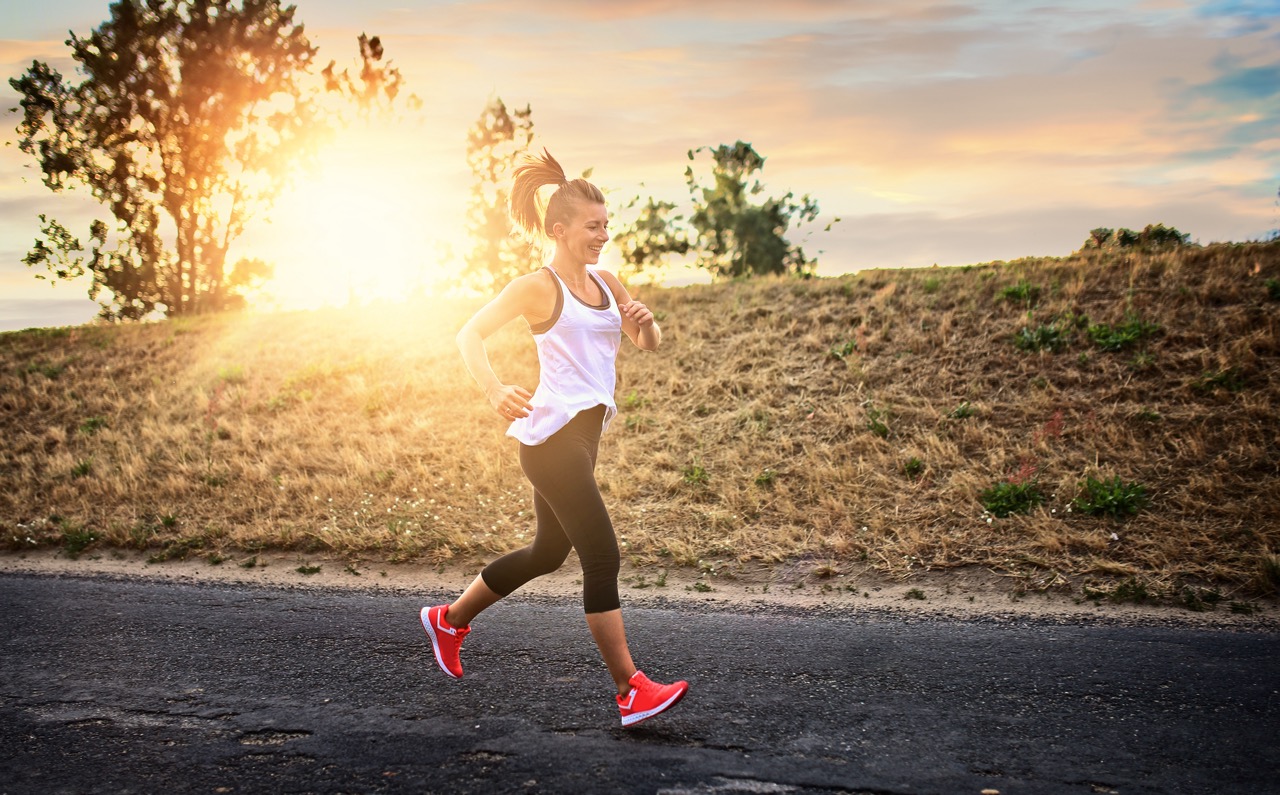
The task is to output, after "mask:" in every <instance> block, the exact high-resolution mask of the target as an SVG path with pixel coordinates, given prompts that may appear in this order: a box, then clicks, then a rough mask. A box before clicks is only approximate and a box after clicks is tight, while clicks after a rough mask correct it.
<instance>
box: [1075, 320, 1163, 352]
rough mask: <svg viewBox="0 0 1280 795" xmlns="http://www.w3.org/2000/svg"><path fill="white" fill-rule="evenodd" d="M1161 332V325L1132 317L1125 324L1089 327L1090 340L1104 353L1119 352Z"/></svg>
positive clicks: (1102, 324) (1105, 324)
mask: <svg viewBox="0 0 1280 795" xmlns="http://www.w3.org/2000/svg"><path fill="white" fill-rule="evenodd" d="M1159 331H1160V324H1158V323H1148V322H1146V321H1145V320H1143V319H1141V318H1139V317H1136V316H1134V315H1130V316H1129V317H1128V318H1126V319H1125V322H1123V323H1120V324H1117V325H1115V326H1112V325H1111V324H1109V323H1097V324H1094V325H1091V326H1089V331H1088V334H1089V339H1091V340H1093V344H1094V345H1097V346H1098V347H1099V348H1101V349H1102V350H1104V351H1119V350H1123V349H1125V348H1127V347H1129V346H1131V345H1135V344H1137V343H1138V342H1141V341H1142V340H1144V339H1146V338H1148V337H1151V336H1153V335H1154V334H1156V333H1157V332H1159Z"/></svg>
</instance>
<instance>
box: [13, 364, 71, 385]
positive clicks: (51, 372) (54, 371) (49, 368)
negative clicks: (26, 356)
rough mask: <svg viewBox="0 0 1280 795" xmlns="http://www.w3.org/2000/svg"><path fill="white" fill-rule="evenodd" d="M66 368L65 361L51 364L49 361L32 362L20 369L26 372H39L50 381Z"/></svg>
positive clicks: (54, 379)
mask: <svg viewBox="0 0 1280 795" xmlns="http://www.w3.org/2000/svg"><path fill="white" fill-rule="evenodd" d="M66 369H67V364H66V362H63V363H62V364H53V363H50V362H32V363H30V364H28V365H27V366H26V368H25V369H24V370H23V371H22V372H23V373H24V374H27V373H39V374H40V375H42V376H44V377H45V378H47V379H49V380H50V381H56V380H57V379H58V377H59V376H61V375H62V373H63V372H64V371H65V370H66Z"/></svg>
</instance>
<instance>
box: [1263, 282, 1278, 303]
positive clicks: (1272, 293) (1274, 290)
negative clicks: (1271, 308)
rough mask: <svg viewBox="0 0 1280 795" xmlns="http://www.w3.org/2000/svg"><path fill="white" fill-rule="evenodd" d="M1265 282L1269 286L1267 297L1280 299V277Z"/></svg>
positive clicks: (1274, 299)
mask: <svg viewBox="0 0 1280 795" xmlns="http://www.w3.org/2000/svg"><path fill="white" fill-rule="evenodd" d="M1263 284H1264V285H1266V288H1267V298H1270V299H1271V300H1272V301H1280V279H1267V280H1266V281H1265V282H1263Z"/></svg>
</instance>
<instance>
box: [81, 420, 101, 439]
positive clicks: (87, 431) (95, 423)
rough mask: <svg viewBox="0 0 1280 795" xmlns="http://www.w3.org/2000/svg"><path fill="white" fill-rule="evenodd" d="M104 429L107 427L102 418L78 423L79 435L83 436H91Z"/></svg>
mask: <svg viewBox="0 0 1280 795" xmlns="http://www.w3.org/2000/svg"><path fill="white" fill-rule="evenodd" d="M105 427H107V421H106V420H105V419H103V418H102V417H90V418H88V419H87V420H85V421H84V422H82V423H80V433H83V434H84V435H85V436H93V435H94V434H95V433H97V432H98V431H100V430H102V429H103V428H105Z"/></svg>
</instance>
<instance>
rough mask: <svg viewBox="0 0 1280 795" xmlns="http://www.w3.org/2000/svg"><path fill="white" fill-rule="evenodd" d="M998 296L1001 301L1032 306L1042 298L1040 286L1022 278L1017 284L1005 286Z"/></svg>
mask: <svg viewBox="0 0 1280 795" xmlns="http://www.w3.org/2000/svg"><path fill="white" fill-rule="evenodd" d="M997 297H998V298H999V299H1000V300H1001V301H1008V302H1010V303H1013V302H1017V303H1020V304H1023V305H1024V306H1026V307H1027V308H1030V307H1033V306H1035V305H1036V303H1037V302H1038V301H1039V300H1040V287H1039V286H1037V285H1034V284H1032V283H1031V282H1029V281H1027V280H1026V279H1022V280H1020V281H1019V282H1018V283H1017V284H1014V285H1010V286H1009V287H1005V288H1004V289H1003V290H1001V291H1000V292H999V293H998V294H997Z"/></svg>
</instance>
